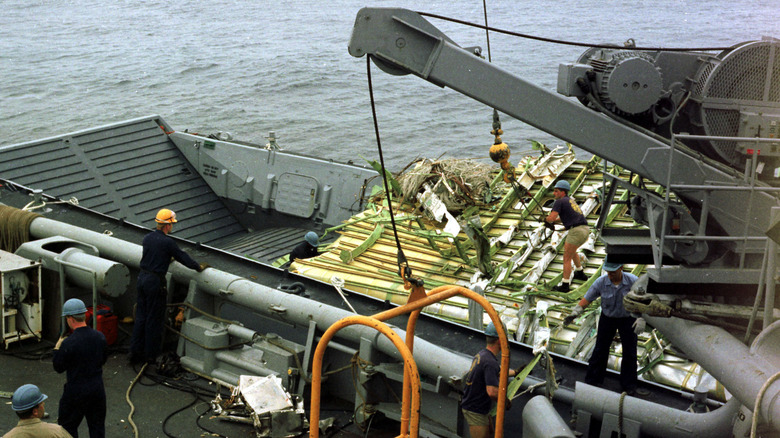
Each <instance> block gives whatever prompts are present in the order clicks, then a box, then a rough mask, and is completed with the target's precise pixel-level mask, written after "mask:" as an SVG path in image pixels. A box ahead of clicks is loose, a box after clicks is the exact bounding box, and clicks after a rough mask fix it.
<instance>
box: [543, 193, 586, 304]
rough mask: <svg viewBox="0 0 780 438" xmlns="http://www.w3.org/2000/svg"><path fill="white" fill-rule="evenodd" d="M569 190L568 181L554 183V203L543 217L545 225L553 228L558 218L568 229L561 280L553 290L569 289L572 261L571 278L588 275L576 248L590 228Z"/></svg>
mask: <svg viewBox="0 0 780 438" xmlns="http://www.w3.org/2000/svg"><path fill="white" fill-rule="evenodd" d="M570 191H571V185H569V182H568V181H565V180H560V181H558V182H557V183H555V187H554V188H553V197H555V203H553V206H552V211H551V212H550V214H549V215H548V216H547V218H546V219H545V226H546V227H548V228H551V229H553V224H554V223H555V222H556V221H558V220H560V221H561V223H563V227H564V228H565V229H567V230H568V231H569V232H568V233H567V235H566V241H565V242H564V243H563V280H562V281H561V284H560V285H558V286H555V287H554V288H553V290H556V291H559V292H568V291H569V289H570V286H571V280H572V275H571V274H572V272H571V263H572V262H574V277H573V278H574V279H577V280H582V281H585V280H587V279H588V276H587V275H585V271H584V270H583V269H582V262H581V261H580V255H579V254H577V248H579V247H580V246H582V244H583V243H585V242H587V240H588V236H589V235H590V229H589V228H588V221H587V219H585V215H584V214H582V210H581V209H580V206H579V205H577V202H576V201H575V200H574V199H573V198H571V197H569V192H570Z"/></svg>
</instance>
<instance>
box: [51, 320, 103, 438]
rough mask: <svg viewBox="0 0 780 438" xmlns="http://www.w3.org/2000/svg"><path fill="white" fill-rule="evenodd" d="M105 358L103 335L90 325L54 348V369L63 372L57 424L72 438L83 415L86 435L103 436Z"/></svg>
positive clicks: (74, 332)
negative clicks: (62, 386) (65, 377)
mask: <svg viewBox="0 0 780 438" xmlns="http://www.w3.org/2000/svg"><path fill="white" fill-rule="evenodd" d="M107 357H108V350H107V346H106V337H105V336H103V333H100V332H99V331H97V330H95V329H93V328H91V327H79V328H77V329H76V330H75V331H73V334H71V335H70V336H68V337H67V338H66V339H65V340H64V341H62V345H61V346H60V349H59V350H54V357H53V358H52V363H53V364H54V370H55V371H57V372H58V373H62V372H67V381H66V383H65V388H64V390H63V391H62V398H61V399H60V407H59V418H58V419H57V423H59V424H60V425H61V426H62V427H64V428H65V430H67V431H68V433H70V434H71V435H73V437H74V438H78V436H79V431H78V429H79V424H81V420H82V419H83V418H84V417H86V418H87V426H88V427H89V436H90V438H102V437H105V436H106V425H105V421H106V391H105V389H104V387H103V364H105V363H106V358H107Z"/></svg>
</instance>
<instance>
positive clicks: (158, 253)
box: [130, 230, 200, 361]
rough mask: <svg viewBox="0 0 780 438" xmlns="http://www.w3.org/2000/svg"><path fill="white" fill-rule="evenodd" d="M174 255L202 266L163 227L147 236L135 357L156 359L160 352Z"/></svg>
mask: <svg viewBox="0 0 780 438" xmlns="http://www.w3.org/2000/svg"><path fill="white" fill-rule="evenodd" d="M171 258H173V259H175V260H176V261H178V262H179V263H181V264H182V265H184V266H186V267H188V268H190V269H194V270H196V271H199V270H200V265H198V263H197V262H196V261H195V260H193V259H192V257H190V256H189V255H187V253H185V252H184V251H182V250H181V249H179V246H178V245H176V242H175V241H174V240H173V239H171V238H170V237H168V236H166V235H165V233H163V232H162V231H161V230H156V231H154V232H152V233H149V234H147V235H146V236H145V237H144V240H143V255H142V256H141V274H139V275H138V281H137V285H136V289H137V291H138V298H137V301H136V308H135V326H134V327H133V336H132V339H130V356H131V357H132V358H133V359H134V360H139V361H148V360H154V359H155V358H156V357H157V355H158V354H160V347H161V344H162V334H163V322H164V319H165V302H166V298H167V297H166V291H165V289H164V286H165V283H164V279H165V274H166V273H167V272H168V265H170V264H171Z"/></svg>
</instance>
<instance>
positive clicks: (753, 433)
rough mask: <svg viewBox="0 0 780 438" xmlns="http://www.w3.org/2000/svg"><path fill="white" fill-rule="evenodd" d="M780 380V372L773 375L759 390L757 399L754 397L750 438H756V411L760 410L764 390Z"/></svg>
mask: <svg viewBox="0 0 780 438" xmlns="http://www.w3.org/2000/svg"><path fill="white" fill-rule="evenodd" d="M778 378H780V372H778V373H775V374H774V375H773V376H772V377H770V378H769V380H767V381H766V382H764V384H763V385H762V386H761V390H759V391H758V397H756V405H755V406H753V421H752V422H751V425H750V438H756V432H757V431H758V411H759V410H760V409H761V400H763V399H764V394H766V390H767V389H769V387H770V386H772V384H773V383H775V381H776V380H777V379H778Z"/></svg>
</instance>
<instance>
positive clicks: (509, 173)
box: [419, 0, 552, 240]
mask: <svg viewBox="0 0 780 438" xmlns="http://www.w3.org/2000/svg"><path fill="white" fill-rule="evenodd" d="M482 10H483V12H484V15H485V26H484V28H485V41H486V42H487V53H488V62H493V58H492V55H491V53H490V30H491V29H492V28H491V27H490V26H489V25H488V13H487V0H482ZM419 14H420V15H425V14H423V13H422V12H419ZM490 133H491V134H493V135H494V137H495V141H494V144H493V146H492V147H491V148H490V154H491V156H490V158H491V159H493V161H495V162H496V163H498V164H500V165H501V169H502V170H504V180H505V181H506V182H508V183H509V184H510V185H511V186H512V190H514V192H515V195H516V196H517V199H518V200H520V203H522V204H523V207H524V208H525V209H526V210H528V211H529V212H530V208H529V207H528V206H527V205H526V204H525V201H523V196H529V197H530V198H531V200H533V201H534V203H536V204H537V205H539V203H538V201H536V199H535V198H534V197H533V196H532V195H531V193H530V192H529V191H528V190H527V189H526V191H525V195H523V193H522V191H521V190H520V184H519V183H518V182H517V179H516V178H515V170H514V168H512V167H511V165H510V164H509V161H508V160H509V146H507V145H506V143H504V142H503V141H502V140H501V135H502V134H503V133H504V131H503V130H502V129H501V120H500V118H499V116H498V110H497V109H495V108H493V130H492V131H490ZM499 148H502V149H504V150H501V151H499V150H498V149H499ZM496 153H497V154H503V153H505V154H506V156H505V157H503V155H502V156H501V157H500V158H494V156H493V154H496ZM501 159H503V161H497V160H501ZM539 214H540V217H539V218H537V219H538V220H539V222H541V223H542V224H544V222H545V219H544V210H543V209H542V206H541V205H539ZM526 235H527V234H526ZM551 235H552V234H551ZM527 237H528V238H529V240H530V236H528V235H527ZM548 237H549V236H548Z"/></svg>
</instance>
